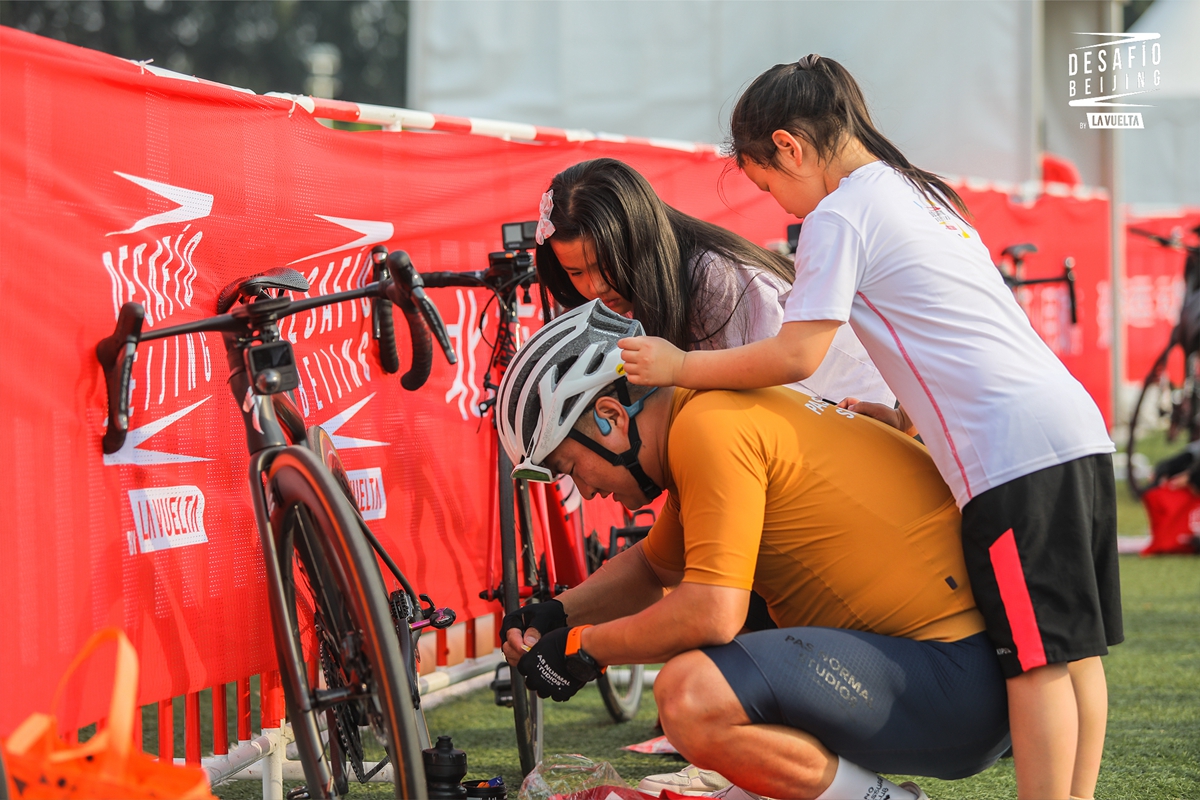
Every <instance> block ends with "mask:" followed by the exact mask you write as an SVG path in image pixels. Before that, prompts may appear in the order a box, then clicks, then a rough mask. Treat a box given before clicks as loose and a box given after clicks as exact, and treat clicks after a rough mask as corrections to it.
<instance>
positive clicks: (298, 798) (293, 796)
mask: <svg viewBox="0 0 1200 800" xmlns="http://www.w3.org/2000/svg"><path fill="white" fill-rule="evenodd" d="M284 796H285V797H286V798H287V800H308V799H309V798H310V797H312V793H311V792H309V791H308V787H307V786H297V787H296V788H295V789H292V790H291V791H290V792H288V793H287V794H286V795H284Z"/></svg>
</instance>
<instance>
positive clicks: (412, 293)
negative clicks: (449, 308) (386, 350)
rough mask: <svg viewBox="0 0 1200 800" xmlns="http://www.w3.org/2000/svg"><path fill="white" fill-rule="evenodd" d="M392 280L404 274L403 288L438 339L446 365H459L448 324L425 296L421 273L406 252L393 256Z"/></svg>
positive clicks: (399, 252) (398, 252)
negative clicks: (447, 329) (448, 331)
mask: <svg viewBox="0 0 1200 800" xmlns="http://www.w3.org/2000/svg"><path fill="white" fill-rule="evenodd" d="M392 258H393V261H392V267H393V269H392V273H393V274H392V279H393V280H399V278H400V275H398V274H396V273H399V272H402V273H404V276H403V281H402V283H403V284H404V286H403V288H404V289H406V290H407V291H406V294H407V295H408V298H409V300H410V301H411V302H412V304H413V305H414V306H416V309H417V311H418V312H419V313H420V314H421V317H422V318H423V319H424V320H425V325H426V326H427V327H428V328H429V330H430V332H432V333H433V336H434V338H435V339H437V342H438V345H439V346H440V347H441V348H442V355H444V356H445V357H446V363H448V364H457V363H458V355H457V354H456V353H455V352H454V347H453V345H451V344H450V334H449V333H447V332H446V324H445V323H444V322H442V315H441V313H440V312H439V311H438V308H437V306H436V305H434V303H433V301H432V300H430V299H429V296H428V295H427V294H425V281H424V280H423V279H422V278H421V273H419V272H417V270H416V268H415V267H413V264H412V261H411V260H410V259H409V258H408V255H407V254H406V253H404V251H397V252H395V253H393V254H392Z"/></svg>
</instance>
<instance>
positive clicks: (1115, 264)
mask: <svg viewBox="0 0 1200 800" xmlns="http://www.w3.org/2000/svg"><path fill="white" fill-rule="evenodd" d="M1124 5H1125V4H1124V3H1123V2H1122V1H1121V0H1102V2H1101V4H1100V12H1101V19H1102V20H1104V21H1105V22H1106V23H1107V25H1108V30H1110V31H1112V32H1114V33H1122V32H1124V30H1125V19H1124V17H1125V15H1124ZM1102 136H1103V145H1102V146H1103V152H1104V155H1105V159H1104V160H1105V161H1106V162H1107V163H1106V165H1105V166H1106V168H1107V169H1106V171H1107V172H1108V175H1107V176H1106V177H1107V180H1106V181H1105V183H1106V184H1107V187H1108V197H1109V249H1110V251H1111V252H1110V259H1109V272H1110V281H1109V282H1110V285H1111V286H1112V293H1111V297H1112V337H1111V341H1112V422H1113V427H1114V428H1116V427H1117V426H1118V425H1119V424H1120V422H1121V421H1123V418H1124V414H1125V407H1124V406H1125V403H1124V394H1125V393H1124V391H1123V389H1124V384H1125V349H1126V348H1125V313H1124V312H1125V309H1124V295H1125V291H1124V290H1125V186H1124V183H1125V176H1124V168H1125V165H1124V159H1123V157H1122V156H1123V153H1122V147H1121V144H1122V140H1121V135H1120V131H1118V130H1106V131H1103V132H1102Z"/></svg>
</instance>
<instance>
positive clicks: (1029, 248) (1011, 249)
mask: <svg viewBox="0 0 1200 800" xmlns="http://www.w3.org/2000/svg"><path fill="white" fill-rule="evenodd" d="M1037 251H1038V249H1037V245H1035V244H1029V243H1028V242H1025V243H1024V244H1010V245H1009V246H1008V247H1006V248H1004V250H1002V251H1001V252H1000V255H1001V256H1009V257H1010V258H1012V260H1013V261H1020V260H1021V259H1022V258H1024V257H1025V256H1027V255H1028V254H1030V253H1036V252H1037Z"/></svg>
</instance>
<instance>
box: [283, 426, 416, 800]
mask: <svg viewBox="0 0 1200 800" xmlns="http://www.w3.org/2000/svg"><path fill="white" fill-rule="evenodd" d="M267 478H268V485H267V491H268V492H269V501H268V507H269V508H271V528H272V530H273V532H274V537H275V555H276V559H277V564H278V567H279V572H280V575H281V577H282V582H283V588H284V598H283V600H284V602H283V607H284V613H285V616H286V619H285V620H281V621H282V622H284V624H285V625H286V630H288V631H290V633H291V636H290V637H288V638H290V644H289V643H284V646H283V647H281V643H280V641H279V638H278V637H277V641H276V645H277V648H280V650H281V652H280V661H281V667H284V665H285V663H286V662H288V661H290V662H291V664H299V669H294V668H293V669H289V668H282V669H281V670H280V672H281V674H282V676H283V685H284V694H285V697H286V700H287V705H288V717H289V718H290V719H291V720H292V728H293V732H294V733H295V735H296V744H297V748H298V749H299V751H300V755H301V760H302V762H303V763H304V771H305V778H306V780H307V785H308V788H309V794H310V796H312V797H324V796H337V795H339V794H341V793H342V791H344V788H345V786H346V781H345V775H344V767H343V764H344V760H346V759H348V760H349V762H350V765H351V766H352V767H353V768H354V771H355V773H356V774H357V777H359V778H360V779H361V778H362V758H363V756H362V743H361V741H360V740H359V739H358V732H359V729H360V727H361V726H367V727H369V728H370V729H371V731H372V733H374V735H375V737H376V739H377V740H378V741H379V743H380V744H381V745H382V746H383V748H384V749H385V751H386V753H387V757H388V760H389V761H390V763H391V764H392V765H393V770H394V774H395V796H396V797H397V798H402V797H420V798H423V797H426V788H425V775H424V769H423V766H422V760H421V751H420V749H419V740H418V736H417V730H416V724H415V720H414V717H413V709H412V704H411V701H410V689H409V682H408V675H407V672H406V670H405V667H404V662H403V659H402V656H401V649H400V645H399V642H398V640H397V638H396V630H395V627H394V626H393V621H392V617H391V612H390V610H389V608H388V605H387V593H386V591H385V589H384V585H383V579H382V577H381V576H380V573H379V565H378V563H377V562H376V560H375V555H374V553H373V552H372V550H371V548H370V545H369V544H368V543H367V541H366V540H365V538H364V537H363V535H362V532H361V531H360V530H359V529H358V520H357V516H356V515H355V513H354V511H353V510H352V509H351V508H350V506H349V504H348V501H347V500H346V498H345V495H344V494H343V492H342V490H341V488H340V487H339V486H338V485H337V483H336V482H335V481H334V479H333V478H332V477H331V475H330V474H329V472H328V471H327V470H326V469H325V468H324V467H323V465H322V464H321V462H320V461H319V460H318V457H317V456H316V455H314V454H313V453H312V452H311V451H309V450H307V449H305V448H302V447H289V448H285V449H284V450H282V451H280V452H279V453H278V454H277V455H276V456H275V458H274V459H273V461H272V462H271V466H270V468H269V470H268V473H267ZM309 619H311V620H312V627H313V631H314V635H315V640H316V646H317V648H318V650H319V655H320V662H321V666H320V672H322V673H323V674H324V677H325V683H326V686H325V688H321V687H320V685H319V677H318V676H317V675H307V672H306V670H305V669H304V657H303V653H302V652H301V646H300V641H301V639H300V629H301V625H304V626H305V627H307V624H308V620H309ZM278 622H280V621H277V625H278ZM289 650H290V652H288V651H289ZM299 676H305V677H306V678H307V679H306V680H299V679H298V677H299ZM326 713H327V714H328V717H327V718H328V719H329V721H330V722H331V723H332V724H331V725H330V730H329V731H328V736H329V737H330V739H331V740H333V739H334V738H335V737H336V741H333V742H331V744H330V745H326V744H325V742H324V741H323V740H322V738H321V736H320V734H319V731H318V728H317V724H316V718H317V715H318V714H326Z"/></svg>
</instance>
